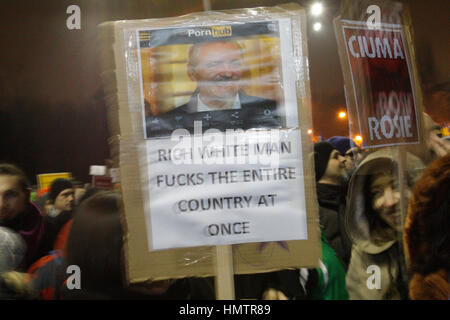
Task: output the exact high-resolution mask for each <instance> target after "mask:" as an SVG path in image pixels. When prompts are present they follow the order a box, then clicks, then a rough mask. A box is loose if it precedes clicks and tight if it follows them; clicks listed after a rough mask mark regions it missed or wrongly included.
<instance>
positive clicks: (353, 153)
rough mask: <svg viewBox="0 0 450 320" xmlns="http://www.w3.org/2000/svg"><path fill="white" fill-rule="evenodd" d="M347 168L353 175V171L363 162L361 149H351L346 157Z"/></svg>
mask: <svg viewBox="0 0 450 320" xmlns="http://www.w3.org/2000/svg"><path fill="white" fill-rule="evenodd" d="M344 157H345V166H346V167H347V171H348V172H349V173H351V172H352V171H353V169H355V167H356V166H357V165H358V163H359V162H361V160H362V158H363V155H362V152H361V149H359V148H358V147H354V148H351V149H349V150H348V151H347V152H346V153H345V155H344Z"/></svg>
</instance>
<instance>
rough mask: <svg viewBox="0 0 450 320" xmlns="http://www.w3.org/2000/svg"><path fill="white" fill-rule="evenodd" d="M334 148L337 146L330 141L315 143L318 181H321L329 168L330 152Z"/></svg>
mask: <svg viewBox="0 0 450 320" xmlns="http://www.w3.org/2000/svg"><path fill="white" fill-rule="evenodd" d="M334 149H336V148H335V147H334V146H333V145H332V144H331V143H329V142H325V141H323V142H318V143H315V144H314V166H315V169H316V181H319V180H320V178H322V176H323V174H324V173H325V171H326V170H327V166H328V161H329V160H330V154H331V152H333V150H334Z"/></svg>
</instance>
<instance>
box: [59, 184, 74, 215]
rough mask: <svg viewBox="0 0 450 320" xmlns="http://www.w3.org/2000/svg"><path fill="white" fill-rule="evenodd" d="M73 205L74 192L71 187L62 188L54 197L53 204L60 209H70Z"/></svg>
mask: <svg viewBox="0 0 450 320" xmlns="http://www.w3.org/2000/svg"><path fill="white" fill-rule="evenodd" d="M74 205H75V192H74V190H73V189H72V188H69V189H64V190H63V191H61V192H60V193H59V194H58V196H57V197H56V199H55V203H54V206H55V208H56V209H58V210H60V211H70V210H72V209H73V206H74Z"/></svg>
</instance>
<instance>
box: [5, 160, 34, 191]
mask: <svg viewBox="0 0 450 320" xmlns="http://www.w3.org/2000/svg"><path fill="white" fill-rule="evenodd" d="M0 176H16V177H19V184H20V186H21V188H22V189H23V190H26V189H28V187H29V183H28V178H27V176H26V175H25V173H24V172H23V171H22V170H21V169H19V168H18V167H16V166H15V165H13V164H9V163H0Z"/></svg>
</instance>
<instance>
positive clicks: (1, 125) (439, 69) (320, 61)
mask: <svg viewBox="0 0 450 320" xmlns="http://www.w3.org/2000/svg"><path fill="white" fill-rule="evenodd" d="M284 2H288V1H263V0H260V1H257V0H248V1H244V0H241V1H237V0H229V1H227V0H223V1H222V0H216V1H213V0H211V4H212V9H215V10H220V9H227V8H240V7H257V6H271V5H275V4H278V3H284ZM292 2H298V3H304V4H308V3H310V2H311V1H306V0H305V1H300V0H299V1H292ZM323 3H324V4H325V7H326V14H325V15H324V16H322V17H321V18H320V21H321V22H322V24H323V27H322V30H321V32H319V33H317V32H314V31H311V25H312V22H313V21H308V27H309V28H310V29H309V31H308V35H309V42H308V47H309V64H310V77H311V91H312V100H313V122H314V130H315V133H316V134H320V132H322V133H323V134H324V136H325V137H329V136H332V135H346V133H347V124H346V123H345V121H338V120H337V119H336V116H335V115H336V113H337V111H338V110H339V109H345V98H344V94H343V80H342V74H341V68H340V64H339V57H338V55H337V46H336V40H335V36H334V30H333V26H332V19H333V17H334V16H335V14H336V13H337V11H338V7H339V1H331V0H329V1H323ZM408 3H410V5H411V15H412V17H413V27H414V32H415V37H416V38H415V42H416V51H417V53H418V65H419V69H420V74H421V78H422V81H423V86H424V89H425V91H426V90H440V92H444V93H445V92H446V94H440V95H439V94H438V95H437V96H436V95H433V96H431V95H430V96H427V97H428V98H427V99H426V101H427V108H428V109H427V111H428V112H429V113H430V114H431V115H432V116H433V117H435V118H436V120H438V121H440V122H443V121H448V120H449V119H450V108H449V105H448V90H449V73H450V72H449V70H450V66H449V62H448V54H449V49H450V48H449V45H450V44H449V42H448V39H449V37H448V30H450V25H449V12H450V10H449V9H450V6H449V3H450V1H447V0H411V1H408ZM72 4H76V5H79V6H80V8H81V30H68V29H67V27H66V19H67V17H68V14H66V9H67V7H68V6H69V5H72ZM202 8H203V7H202V1H201V0H195V1H191V0H190V1H179V0H159V1H156V0H153V1H148V0H146V1H144V0H136V1H125V0H108V1H107V0H89V1H88V0H84V1H79V0H78V1H75V0H71V1H65V0H61V1H60V0H58V1H56V0H41V1H23V0H2V1H1V3H0V24H1V28H0V39H1V41H2V50H0V161H2V160H3V161H10V162H14V163H16V164H19V165H20V166H22V167H23V168H24V169H25V170H26V172H27V173H28V175H29V176H30V178H32V179H34V176H35V175H36V174H38V173H45V172H58V171H72V172H73V174H74V176H76V177H77V178H78V179H81V180H83V181H88V169H89V165H93V164H104V160H105V159H106V158H108V157H109V148H108V143H107V139H108V131H107V124H106V116H105V114H106V111H105V105H104V102H103V91H102V86H101V80H100V69H99V64H98V60H97V59H98V54H97V47H96V41H97V40H96V26H97V24H99V23H101V22H103V21H108V20H122V19H142V18H158V17H167V16H177V15H181V14H186V13H189V12H194V11H201V10H202ZM430 88H431V89H430ZM436 88H437V89H436ZM33 182H34V181H33Z"/></svg>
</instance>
